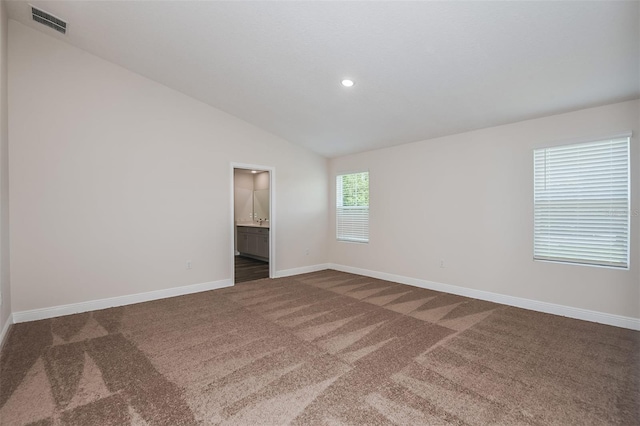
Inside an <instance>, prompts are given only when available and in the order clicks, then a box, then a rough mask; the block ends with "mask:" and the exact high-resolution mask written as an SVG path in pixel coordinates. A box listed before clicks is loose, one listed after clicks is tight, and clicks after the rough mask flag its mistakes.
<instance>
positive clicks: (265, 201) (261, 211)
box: [253, 188, 269, 220]
mask: <svg viewBox="0 0 640 426" xmlns="http://www.w3.org/2000/svg"><path fill="white" fill-rule="evenodd" d="M253 217H254V220H258V219H269V189H268V188H267V189H256V190H255V191H253Z"/></svg>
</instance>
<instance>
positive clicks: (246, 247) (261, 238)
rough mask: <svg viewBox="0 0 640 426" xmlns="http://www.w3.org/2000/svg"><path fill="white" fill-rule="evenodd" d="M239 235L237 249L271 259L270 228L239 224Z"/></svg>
mask: <svg viewBox="0 0 640 426" xmlns="http://www.w3.org/2000/svg"><path fill="white" fill-rule="evenodd" d="M237 235H238V237H237V238H238V242H237V249H238V252H239V253H240V254H242V255H246V256H250V257H255V258H258V259H262V260H269V228H265V227H262V226H260V227H258V226H238V227H237Z"/></svg>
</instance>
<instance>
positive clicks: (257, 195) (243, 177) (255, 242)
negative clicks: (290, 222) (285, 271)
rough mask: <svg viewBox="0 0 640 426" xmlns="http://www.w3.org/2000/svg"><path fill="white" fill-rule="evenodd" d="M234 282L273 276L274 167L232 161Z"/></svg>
mask: <svg viewBox="0 0 640 426" xmlns="http://www.w3.org/2000/svg"><path fill="white" fill-rule="evenodd" d="M231 171H232V179H231V182H232V194H233V200H232V203H231V206H232V214H231V217H232V220H233V225H232V237H233V238H232V241H233V252H232V254H233V256H232V258H233V262H232V280H233V283H234V284H236V283H240V282H246V281H254V280H258V279H263V278H273V271H274V264H275V263H274V256H273V254H274V252H275V250H273V246H274V239H275V232H274V228H275V227H274V224H275V220H274V219H275V218H274V211H275V209H274V208H273V207H274V206H273V194H274V185H273V184H274V180H275V179H274V172H275V171H274V170H273V168H271V167H265V166H258V165H248V164H232V165H231Z"/></svg>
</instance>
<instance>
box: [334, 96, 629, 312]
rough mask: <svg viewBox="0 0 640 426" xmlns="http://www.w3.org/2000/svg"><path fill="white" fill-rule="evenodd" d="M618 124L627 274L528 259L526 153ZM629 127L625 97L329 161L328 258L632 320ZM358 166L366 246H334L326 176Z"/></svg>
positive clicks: (607, 132)
mask: <svg viewBox="0 0 640 426" xmlns="http://www.w3.org/2000/svg"><path fill="white" fill-rule="evenodd" d="M425 119H428V117H425ZM628 130H632V131H633V135H634V136H633V138H632V142H631V162H632V167H631V172H632V175H631V182H632V185H631V187H632V193H631V199H632V211H633V212H634V214H633V217H632V221H631V231H632V240H631V269H630V270H628V271H625V270H614V269H607V268H597V267H586V266H576V265H567V264H559V263H548V262H534V261H533V237H532V233H533V159H532V150H533V149H534V148H538V147H543V146H548V145H552V144H557V143H561V142H563V141H568V140H572V141H579V140H581V139H591V138H594V137H599V136H611V135H614V134H617V133H620V132H624V131H628ZM639 134H640V110H639V101H631V102H625V103H619V104H614V105H608V106H603V107H599V108H592V109H587V110H582V111H578V112H573V113H568V114H562V115H556V116H551V117H546V118H541V119H537V120H530V121H525V122H520V123H515V124H511V125H506V126H500V127H493V128H489V129H484V130H478V131H473V132H469V133H464V134H459V135H454V136H448V137H443V138H438V139H433V140H428V141H422V142H417V143H413V144H408V145H402V146H397V147H393V148H388V149H381V150H376V151H371V152H366V153H362V154H357V155H352V156H346V157H341V158H336V159H333V160H331V161H330V163H329V164H330V174H329V184H330V186H331V188H332V190H331V191H332V195H331V200H332V206H333V207H332V211H331V213H330V224H331V229H332V230H331V238H330V241H329V253H330V255H329V257H330V259H329V260H330V262H333V263H336V264H341V265H346V266H350V267H355V268H362V269H366V270H369V271H377V272H384V273H389V274H396V275H401V276H404V277H410V278H417V279H423V280H429V281H433V282H438V283H444V284H450V285H456V286H462V287H467V288H470V289H476V290H484V291H488V292H493V293H498V294H503V295H509V296H516V297H521V298H527V299H533V300H537V301H542V302H549V303H555V304H560V305H565V306H571V307H576V308H582V309H588V310H593V311H598V312H604V313H609V314H615V315H622V316H627V317H633V318H640V306H639V304H640V275H639V270H640V269H639V266H640V265H639V264H640V255H639V250H640V218H639V217H638V213H637V212H638V210H639V207H640V204H639V201H640V185H639V184H638V182H640V174H639V173H640V149H639V146H638V140H639V139H638V136H639ZM367 169H368V170H369V171H370V203H371V205H370V209H371V211H370V243H369V244H353V243H344V242H337V241H335V237H334V236H335V201H333V200H335V197H334V196H333V194H334V193H335V187H334V186H335V175H336V173H340V172H345V171H358V170H367ZM442 260H443V261H444V265H445V267H444V268H440V262H441V261H442Z"/></svg>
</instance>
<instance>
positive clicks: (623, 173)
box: [533, 135, 630, 268]
mask: <svg viewBox="0 0 640 426" xmlns="http://www.w3.org/2000/svg"><path fill="white" fill-rule="evenodd" d="M629 215H630V204H629V136H627V135H625V137H619V138H615V139H607V140H602V141H597V142H589V143H579V144H573V145H564V146H557V147H551V148H543V149H536V150H534V249H533V257H534V259H538V260H551V261H559V262H570V263H580V264H587V265H600V266H610V267H618V268H628V267H629Z"/></svg>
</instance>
